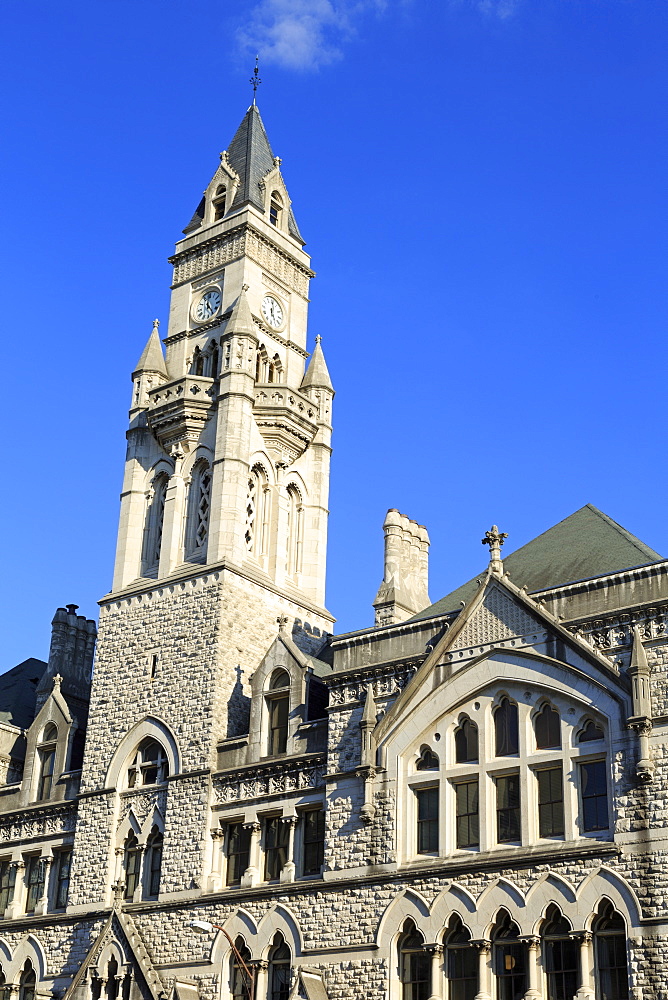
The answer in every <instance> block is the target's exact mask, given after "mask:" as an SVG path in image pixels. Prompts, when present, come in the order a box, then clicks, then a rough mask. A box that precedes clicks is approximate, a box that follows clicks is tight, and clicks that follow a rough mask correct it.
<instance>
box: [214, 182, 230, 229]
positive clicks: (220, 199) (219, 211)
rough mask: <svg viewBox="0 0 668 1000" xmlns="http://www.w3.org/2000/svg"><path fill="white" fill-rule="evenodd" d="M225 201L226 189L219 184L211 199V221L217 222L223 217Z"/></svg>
mask: <svg viewBox="0 0 668 1000" xmlns="http://www.w3.org/2000/svg"><path fill="white" fill-rule="evenodd" d="M226 201H227V188H226V187H225V185H224V184H221V185H220V186H219V187H218V188H217V189H216V194H215V195H214V199H213V221H214V222H218V220H219V219H222V218H223V216H224V215H225V204H226Z"/></svg>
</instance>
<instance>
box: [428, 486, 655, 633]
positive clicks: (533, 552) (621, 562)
mask: <svg viewBox="0 0 668 1000" xmlns="http://www.w3.org/2000/svg"><path fill="white" fill-rule="evenodd" d="M662 559H663V556H661V555H659V553H658V552H655V551H654V549H651V548H650V547H649V545H645V543H644V542H642V541H641V540H640V539H639V538H636V536H635V535H632V534H631V532H630V531H627V530H626V528H623V527H622V526H621V525H620V524H617V522H616V521H613V520H612V518H611V517H608V515H607V514H604V513H603V511H600V510H598V508H597V507H594V505H593V504H590V503H588V504H585V506H584V507H581V508H580V510H576V511H575V513H573V514H571V515H570V516H569V517H566V518H564V520H563V521H559V523H558V524H555V525H553V526H552V527H551V528H548V530H547V531H544V532H543V533H542V535H538V536H537V537H536V538H534V539H532V540H531V541H530V542H527V544H526V545H523V546H522V547H521V548H519V549H516V550H515V551H514V552H511V553H510V554H509V555H504V560H503V565H504V569H505V570H506V571H507V572H508V573H509V574H510V576H511V577H512V579H513V581H514V582H515V583H516V584H518V586H520V587H526V589H527V590H528V591H530V592H532V593H533V592H535V591H538V590H547V589H548V588H550V587H556V586H558V585H560V584H565V583H572V582H574V581H576V580H588V579H591V578H592V577H596V576H605V575H606V574H607V573H615V572H617V571H618V570H622V569H629V568H631V567H633V566H644V565H646V564H647V563H652V562H658V561H660V560H662ZM481 575H482V574H478V576H477V577H475V578H474V579H473V580H469V582H468V583H465V584H463V585H462V586H461V587H458V588H457V590H453V591H452V593H450V594H447V595H446V596H445V597H442V598H441V599H440V600H439V601H436V603H435V604H432V605H431V606H430V607H428V608H425V610H424V611H420V613H419V614H417V615H414V616H413V618H412V619H411V621H417V620H419V619H422V618H433V617H435V616H436V615H443V614H446V613H447V612H448V611H456V610H457V608H458V607H459V606H460V605H461V604H462V602H466V601H468V600H470V598H471V597H472V596H473V594H475V592H476V590H477V586H478V585H477V580H478V579H479V578H480V576H481Z"/></svg>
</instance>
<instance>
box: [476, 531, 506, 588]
mask: <svg viewBox="0 0 668 1000" xmlns="http://www.w3.org/2000/svg"><path fill="white" fill-rule="evenodd" d="M507 537H508V533H507V532H506V531H499V529H498V528H497V526H496V525H495V524H493V525H492V528H491V531H486V532H485V537H484V538H482V539H481V541H482V544H483V545H489V568H490V570H491V571H492V573H494V575H495V576H503V562H502V561H501V546H502V545H503V543H504V541H505V540H506V538H507Z"/></svg>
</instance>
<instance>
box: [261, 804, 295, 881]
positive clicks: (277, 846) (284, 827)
mask: <svg viewBox="0 0 668 1000" xmlns="http://www.w3.org/2000/svg"><path fill="white" fill-rule="evenodd" d="M289 836H290V830H289V827H288V824H287V823H283V822H282V821H281V818H280V816H272V817H270V818H269V819H268V820H266V822H265V834H264V848H265V853H264V877H265V879H267V880H270V879H276V878H278V877H279V875H280V874H281V871H282V870H283V867H284V866H285V863H286V861H287V860H288V842H289Z"/></svg>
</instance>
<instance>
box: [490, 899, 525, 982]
mask: <svg viewBox="0 0 668 1000" xmlns="http://www.w3.org/2000/svg"><path fill="white" fill-rule="evenodd" d="M519 934H520V931H519V927H518V926H517V924H515V923H513V921H512V920H511V919H510V915H509V914H508V913H507V912H506V911H505V910H502V911H501V912H500V913H499V915H498V917H497V919H496V926H495V927H494V930H493V932H492V943H493V949H494V953H493V958H492V967H493V969H494V972H495V974H496V987H497V997H498V1000H517V998H518V997H523V996H524V994H525V993H526V991H527V989H528V988H529V983H528V976H527V950H526V945H525V944H523V943H522V942H521V941H520V940H519Z"/></svg>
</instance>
